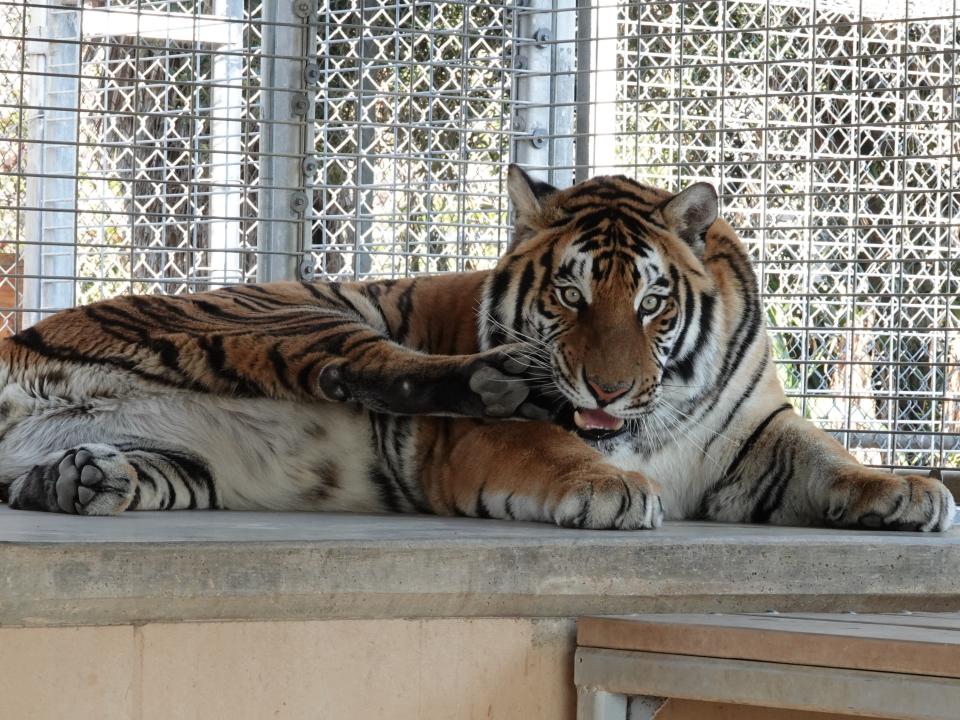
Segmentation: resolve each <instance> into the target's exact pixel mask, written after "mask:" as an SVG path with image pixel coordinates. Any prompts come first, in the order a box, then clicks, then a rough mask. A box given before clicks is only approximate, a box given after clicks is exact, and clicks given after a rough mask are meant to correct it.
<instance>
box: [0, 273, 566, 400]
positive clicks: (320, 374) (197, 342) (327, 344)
mask: <svg viewBox="0 0 960 720" xmlns="http://www.w3.org/2000/svg"><path fill="white" fill-rule="evenodd" d="M530 356H531V351H530V349H529V348H526V346H523V345H514V346H503V347H500V348H496V349H491V350H487V351H483V352H471V353H466V354H431V353H427V352H420V351H419V350H417V349H414V348H411V347H408V346H406V345H404V344H403V343H402V342H399V341H397V340H395V339H394V338H393V337H392V336H391V334H390V329H389V328H388V327H387V324H386V322H385V321H384V319H383V317H382V315H381V311H380V310H379V308H378V306H376V305H375V304H374V303H372V302H371V301H370V299H369V298H367V297H366V296H365V295H364V294H363V293H362V292H361V291H359V290H357V289H353V290H338V289H337V286H335V285H331V286H329V287H324V286H322V285H320V286H317V287H311V286H303V285H300V284H285V285H283V286H281V287H278V288H274V289H273V290H272V291H270V290H265V289H263V288H259V287H257V286H252V287H249V288H244V287H237V288H231V289H224V290H222V291H217V292H216V293H203V294H199V295H195V296H183V297H156V296H124V297H119V298H114V299H112V300H108V301H104V302H102V303H97V304H96V305H95V306H85V307H83V308H74V309H71V310H64V311H61V312H59V313H57V314H55V315H53V316H51V317H49V318H46V319H45V320H43V321H41V322H39V323H37V324H36V325H34V326H32V327H30V328H27V329H26V330H24V331H23V332H21V333H18V334H17V335H14V336H12V337H10V338H5V339H3V340H0V385H5V384H9V383H17V384H20V385H23V386H26V387H29V386H31V385H33V384H35V383H36V381H37V376H38V375H42V374H44V373H47V372H48V371H49V368H50V367H51V366H52V365H53V366H54V368H55V369H58V370H59V371H63V370H64V366H66V367H68V368H71V369H73V370H76V369H78V368H79V369H83V368H92V367H96V368H98V369H99V370H98V372H96V373H88V374H89V375H90V377H88V378H87V379H86V380H85V385H86V390H87V392H86V393H85V394H97V391H98V389H102V390H103V392H110V391H112V390H113V389H115V387H116V384H117V382H118V381H119V382H120V383H122V384H124V385H129V384H131V381H132V382H134V383H136V382H142V383H147V384H149V385H160V386H167V387H174V388H178V389H183V390H190V391H193V392H201V393H207V394H215V395H221V396H230V397H236V396H240V397H257V398H270V399H275V400H297V401H303V400H306V401H317V400H325V401H349V400H353V401H356V402H359V403H361V404H363V405H364V406H366V407H367V408H368V409H371V410H376V411H378V412H385V413H392V414H404V415H424V414H429V415H444V416H466V417H509V416H519V417H540V418H543V417H545V416H546V415H547V413H546V412H544V410H543V408H542V406H538V404H537V403H534V402H531V401H530V400H531V399H532V393H531V391H530V388H531V387H532V386H534V385H536V383H535V382H530V380H531V379H532V378H531V377H530V376H531V375H535V374H536V373H530V372H528V367H527V365H528V363H527V359H528V358H529V357H530ZM61 363H62V365H61ZM58 366H59V367H58ZM107 376H109V377H107ZM121 376H122V377H121ZM100 381H102V382H103V383H104V387H103V388H97V387H96V386H97V384H98V382H100Z"/></svg>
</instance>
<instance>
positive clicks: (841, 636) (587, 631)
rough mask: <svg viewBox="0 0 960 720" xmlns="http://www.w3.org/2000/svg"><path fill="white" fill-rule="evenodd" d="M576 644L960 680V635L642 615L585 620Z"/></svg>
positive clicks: (767, 619) (765, 619)
mask: <svg viewBox="0 0 960 720" xmlns="http://www.w3.org/2000/svg"><path fill="white" fill-rule="evenodd" d="M577 643H578V644H579V645H581V646H586V647H597V648H609V649H615V650H639V651H646V652H660V653H672V654H678V655H695V656H701V657H713V658H731V659H741V660H761V661H769V662H783V663H792V664H796V665H813V666H819V667H836V668H848V669H859V670H876V671H882V672H900V673H915V674H919V675H931V676H940V677H951V678H960V631H951V630H943V629H930V628H923V627H904V626H890V625H875V624H869V623H854V622H838V621H830V620H806V619H798V618H784V617H781V616H778V615H767V616H749V615H643V616H634V617H614V618H582V619H581V620H580V621H579V622H578V623H577Z"/></svg>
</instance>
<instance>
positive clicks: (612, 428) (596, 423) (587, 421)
mask: <svg viewBox="0 0 960 720" xmlns="http://www.w3.org/2000/svg"><path fill="white" fill-rule="evenodd" d="M573 424H574V425H576V426H577V428H578V429H579V430H586V431H593V430H601V431H605V432H619V431H620V430H622V429H623V425H624V422H623V418H618V417H614V416H613V415H611V414H610V413H607V412H604V411H603V410H586V409H584V408H580V409H579V410H574V411H573Z"/></svg>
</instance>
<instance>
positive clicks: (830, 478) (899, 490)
mask: <svg viewBox="0 0 960 720" xmlns="http://www.w3.org/2000/svg"><path fill="white" fill-rule="evenodd" d="M953 513H954V500H953V496H952V495H951V494H950V491H949V490H947V488H946V486H945V485H943V483H941V482H940V481H939V480H935V479H933V478H928V477H922V476H919V475H895V474H893V473H889V472H886V471H884V470H878V469H875V468H869V467H865V466H864V465H861V464H860V463H858V462H857V461H856V460H855V459H854V458H853V457H852V456H851V455H850V454H849V453H848V452H847V451H846V450H845V449H844V448H843V446H842V445H840V443H838V442H837V441H836V440H834V439H833V438H832V437H830V436H829V435H828V434H827V433H825V432H823V431H822V430H820V429H818V428H817V427H816V426H814V425H813V424H812V423H810V422H809V421H807V420H804V419H803V418H801V417H799V416H798V415H797V414H796V413H795V412H794V411H793V409H792V408H790V407H789V406H784V407H782V408H780V409H778V410H774V411H773V412H772V413H771V414H770V415H768V416H767V417H766V418H765V419H763V420H762V421H761V422H760V423H759V424H758V425H757V427H756V429H755V430H754V431H753V434H752V435H751V436H750V437H749V438H748V439H747V440H746V442H745V443H744V445H743V446H742V447H741V448H740V450H739V451H738V454H737V455H736V457H735V458H734V460H733V462H732V463H731V465H730V466H729V467H728V469H727V471H726V473H725V475H724V476H723V477H722V478H721V480H720V481H719V482H718V483H717V484H716V485H714V486H713V487H712V488H711V489H709V490H708V491H707V493H706V494H705V496H704V498H703V501H702V503H701V515H703V516H705V517H708V518H710V519H714V520H727V521H734V522H737V521H739V522H771V523H776V524H780V525H830V526H835V527H857V526H860V527H871V528H887V529H890V530H922V531H931V530H934V531H941V530H946V529H947V528H949V527H950V525H951V523H952V521H953Z"/></svg>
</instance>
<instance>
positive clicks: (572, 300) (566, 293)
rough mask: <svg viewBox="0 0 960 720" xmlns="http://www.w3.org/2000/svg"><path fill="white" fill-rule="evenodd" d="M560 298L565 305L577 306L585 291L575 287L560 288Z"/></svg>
mask: <svg viewBox="0 0 960 720" xmlns="http://www.w3.org/2000/svg"><path fill="white" fill-rule="evenodd" d="M560 299H561V300H562V301H563V304H564V305H569V306H570V307H575V306H576V305H578V304H579V303H580V301H581V300H582V299H583V293H581V292H580V291H579V290H577V289H576V288H575V287H565V288H561V289H560Z"/></svg>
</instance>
